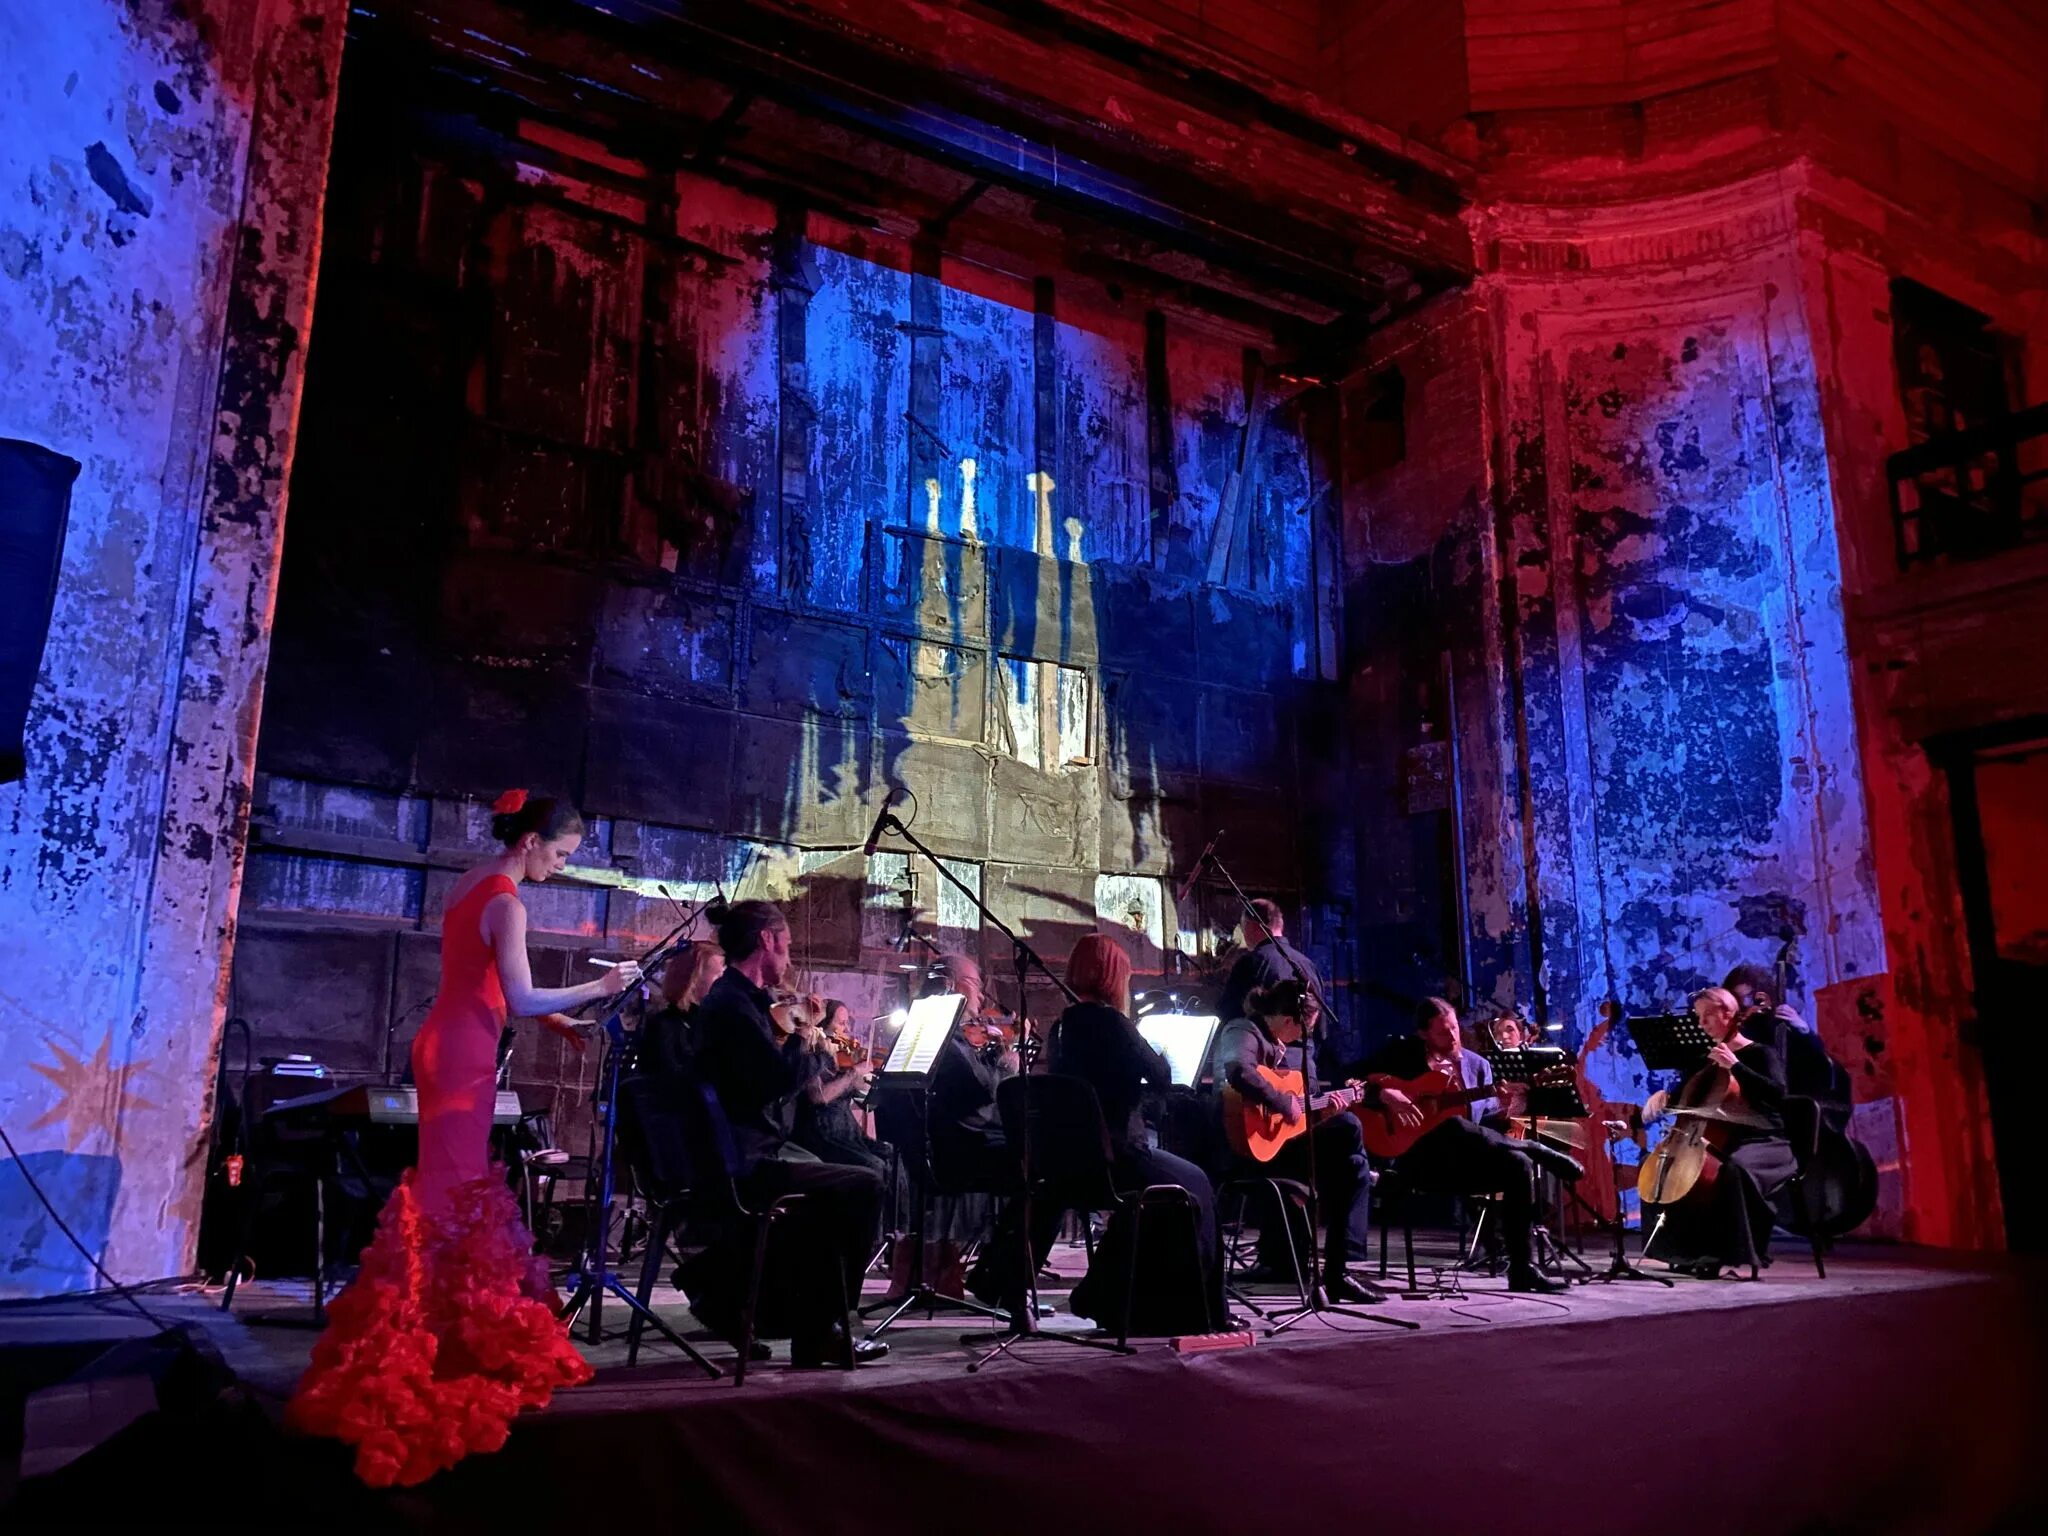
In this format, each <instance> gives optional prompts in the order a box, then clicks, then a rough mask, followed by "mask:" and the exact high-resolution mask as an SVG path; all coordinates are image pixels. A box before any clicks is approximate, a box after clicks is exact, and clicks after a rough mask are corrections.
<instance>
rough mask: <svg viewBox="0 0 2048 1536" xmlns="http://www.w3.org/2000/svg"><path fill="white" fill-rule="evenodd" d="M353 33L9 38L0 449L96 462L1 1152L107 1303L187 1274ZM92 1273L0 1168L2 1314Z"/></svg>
mask: <svg viewBox="0 0 2048 1536" xmlns="http://www.w3.org/2000/svg"><path fill="white" fill-rule="evenodd" d="M346 15H347V10H346V7H345V5H343V4H342V3H340V0H261V3H260V4H254V5H251V4H246V3H236V0H200V3H196V4H187V5H182V6H176V7H173V6H171V5H169V4H149V3H144V4H133V5H124V4H116V3H114V0H84V3H81V4H78V5H72V6H66V7H62V8H35V7H10V8H9V9H8V11H7V13H6V14H5V16H4V17H0V57H4V58H6V59H7V60H8V61H9V63H8V68H7V71H6V72H5V74H4V76H0V123H4V126H5V128H6V132H5V133H4V134H0V267H4V269H5V272H6V277H7V281H6V282H4V283H0V435H5V436H10V437H18V438H22V439H26V440H28V441H32V442H36V443H39V444H41V445H42V446H43V447H45V448H48V449H51V450H53V451H55V452H58V453H62V454H66V455H68V456H70V457H72V458H74V459H77V460H78V461H79V462H80V463H81V465H82V466H83V469H82V472H81V474H80V476H79V479H78V482H77V485H76V487H75V489H74V492H73V497H72V505H71V516H70V528H69V535H68V538H67V542H66V547H65V553H64V561H63V568H62V573H61V576H60V581H59V588H58V592H57V600H56V608H55V612H54V615H53V617H52V621H51V628H50V636H49V641H48V644H47V646H46V648H45V652H44V665H43V673H42V677H41V679H40V682H39V685H38V689H37V693H36V696H35V700H34V703H33V705H32V707H31V713H30V718H29V728H28V733H27V736H28V772H27V776H26V778H25V780H24V781H23V782H22V783H20V784H16V785H11V786H8V787H6V788H4V789H0V975H4V976H5V977H6V981H5V982H4V984H0V1046H4V1049H0V1124H4V1125H5V1126H6V1127H7V1128H8V1131H9V1134H10V1135H11V1136H12V1137H13V1139H14V1142H15V1145H16V1147H17V1148H18V1149H19V1151H20V1152H21V1154H22V1158H23V1162H24V1163H25V1165H26V1166H27V1168H28V1170H29V1171H31V1172H32V1173H33V1174H34V1175H35V1177H36V1178H37V1180H38V1182H40V1183H41V1184H42V1185H43V1187H44V1189H45V1190H46V1191H47V1192H48V1193H49V1195H50V1196H51V1198H52V1199H53V1200H54V1201H55V1202H56V1204H57V1205H58V1207H59V1209H60V1211H61V1212H62V1214H63V1216H64V1219H65V1221H66V1222H67V1223H68V1224H69V1225H71V1227H72V1228H73V1229H74V1230H75V1231H76V1232H77V1233H78V1234H79V1236H80V1237H81V1238H82V1239H83V1240H84V1241H85V1242H86V1244H87V1246H89V1247H91V1248H93V1249H94V1250H95V1251H96V1252H97V1253H99V1254H100V1256H101V1258H102V1261H103V1262H104V1263H105V1264H106V1265H107V1267H108V1268H109V1269H110V1270H111V1271H112V1272H113V1273H114V1274H115V1275H117V1276H119V1277H121V1278H124V1279H146V1278H150V1277H153V1276H159V1275H165V1274H176V1273H180V1272H183V1271H185V1270H187V1269H189V1268H190V1266H191V1263H192V1259H193V1246H194V1241H195V1237H196V1230H197V1222H198V1215H199V1207H200V1200H201V1197H202V1193H203V1191H202V1183H203V1163H202V1152H203V1145H204V1134H205V1127H206V1123H207V1119H208V1116H209V1114H210V1111H211V1092H212V1082H213V1075H214V1063H215V1060H216V1054H217V1051H218V1048H219V1034H220V1029H221V1025H222V1020H223V1009H224V996H223V994H224V986H225V982H224V978H225V976H226V974H227V966H226V961H227V958H228V956H229V954H230V953H231V950H232V947H233V913H234V907H235V899H236V893H237V887H238V884H239V880H240V875H241V868H242V852H243V829H244V826H245V823H246V817H247V799H248V789H249V784H250V779H251V772H252V757H253V746H254V737H255V727H256V719H257V714H258V709H259V705H260V701H261V691H262V677H263V668H264V663H265V660H266V656H267V651H268V642H269V633H270V619H271V609H272V603H273V600H274V597H275V591H276V572H277V562H278V554H279V550H280V539H281V535H282V530H283V515H284V487H285V483H286V476H287V472H288V469H289V465H290V458H291V444H292V429H293V426H294V423H295V420H296V416H297V410H298V401H299V386H300V379H301V373H302V368H303V361H304V341H305V336H306V331H307V324H308V321H309V318H310V314H311V306H312V290H313V275H314V271H315V264H316V259H317V256H318V249H319V231H320V214H321V200H322V195H323V192H324V187H325V179H326V167H327V156H328V149H329V145H330V142H331V138H332V129H333V123H334V107H335V88H336V84H337V79H338V74H339V69H340V60H341V48H342V39H343V34H344V29H345V20H346ZM86 1277H87V1266H86V1265H85V1262H84V1260H83V1259H81V1258H79V1257H78V1256H77V1255H76V1254H75V1253H73V1252H72V1251H71V1250H70V1249H69V1246H68V1245H67V1244H66V1243H65V1242H64V1240H63V1239H62V1237H61V1235H60V1234H58V1233H57V1232H56V1231H55V1230H54V1228H53V1227H52V1225H51V1224H50V1223H49V1222H48V1221H47V1219H46V1218H45V1217H44V1216H43V1214H42V1212H41V1209H40V1207H39V1205H38V1204H37V1203H36V1201H35V1199H34V1197H33V1195H32V1194H31V1193H30V1191H29V1190H28V1189H27V1187H26V1185H25V1183H24V1181H23V1180H22V1179H21V1177H20V1173H19V1171H18V1170H17V1169H15V1168H13V1167H12V1166H8V1165H0V1293H13V1294H22V1293H36V1292H43V1291H49V1290H56V1289H62V1288H65V1287H67V1286H70V1285H75V1284H78V1283H80V1282H81V1281H83V1280H84V1279H85V1278H86Z"/></svg>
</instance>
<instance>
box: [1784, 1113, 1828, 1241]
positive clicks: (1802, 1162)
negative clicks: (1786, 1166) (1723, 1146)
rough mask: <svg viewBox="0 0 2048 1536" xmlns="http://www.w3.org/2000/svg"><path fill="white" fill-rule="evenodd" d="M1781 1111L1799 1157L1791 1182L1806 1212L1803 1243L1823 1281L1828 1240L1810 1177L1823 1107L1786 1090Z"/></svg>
mask: <svg viewBox="0 0 2048 1536" xmlns="http://www.w3.org/2000/svg"><path fill="white" fill-rule="evenodd" d="M1783 1113H1784V1116H1785V1139H1786V1140H1787V1141H1789V1142H1791V1143H1792V1155H1793V1156H1794V1157H1796V1158H1797V1159H1798V1160H1799V1171H1798V1172H1797V1173H1795V1174H1794V1175H1793V1176H1792V1184H1793V1187H1794V1193H1795V1198H1797V1199H1798V1200H1799V1202H1800V1203H1801V1205H1802V1206H1803V1207H1804V1210H1805V1213H1806V1242H1807V1246H1808V1247H1809V1248H1810V1249H1811V1250H1812V1252H1813V1272H1814V1274H1815V1275H1816V1276H1818V1277H1819V1278H1820V1279H1822V1280H1825V1279H1827V1277H1828V1261H1827V1247H1828V1240H1827V1237H1826V1236H1825V1235H1824V1234H1823V1233H1822V1231H1821V1221H1820V1207H1819V1201H1818V1199H1817V1196H1818V1193H1819V1190H1818V1186H1817V1182H1816V1181H1815V1180H1814V1179H1813V1177H1812V1174H1813V1172H1814V1169H1815V1165H1816V1164H1818V1162H1819V1161H1820V1133H1821V1126H1822V1125H1823V1124H1824V1123H1825V1119H1824V1116H1825V1110H1824V1107H1823V1106H1822V1104H1821V1101H1820V1100H1818V1099H1815V1098H1810V1097H1808V1096H1806V1095H1804V1094H1797V1093H1788V1094H1787V1095H1785V1103H1784V1109H1783Z"/></svg>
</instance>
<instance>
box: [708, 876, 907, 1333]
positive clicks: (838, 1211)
mask: <svg viewBox="0 0 2048 1536" xmlns="http://www.w3.org/2000/svg"><path fill="white" fill-rule="evenodd" d="M712 921H713V922H714V923H716V924H717V928H718V944H719V948H720V949H722V950H723V951H724V952H725V961H726V970H725V974H724V975H723V976H721V977H719V979H718V981H717V983H716V984H715V985H714V986H713V987H712V988H711V990H710V991H709V992H707V993H706V994H705V996H704V1001H703V1002H702V1003H700V1004H698V1005H697V1011H696V1013H695V1015H694V1016H693V1024H694V1029H693V1031H692V1033H693V1035H694V1037H695V1042H696V1061H695V1064H696V1070H697V1073H698V1075H699V1076H700V1077H701V1078H702V1080H703V1081H704V1082H705V1083H706V1084H708V1085H709V1086H710V1087H711V1088H712V1089H713V1090H714V1091H715V1092H716V1093H717V1095H718V1100H719V1104H720V1106H721V1107H722V1108H723V1109H724V1111H725V1116H726V1119H727V1120H728V1121H729V1122H730V1124H731V1127H732V1135H733V1141H734V1143H735V1145H736V1147H737V1150H738V1152H739V1156H740V1162H741V1167H740V1170H739V1173H738V1177H737V1179H736V1183H737V1184H738V1186H739V1189H740V1193H741V1194H742V1196H743V1197H744V1198H746V1199H747V1200H749V1201H752V1202H759V1203H763V1204H765V1203H766V1202H768V1201H770V1200H773V1199H774V1198H775V1197H776V1196H778V1195H785V1194H801V1195H803V1196H804V1197H805V1198H804V1200H803V1202H802V1203H801V1204H800V1205H799V1206H798V1207H797V1208H796V1209H795V1211H793V1212H792V1213H791V1216H790V1217H789V1224H790V1226H791V1227H792V1229H793V1231H792V1234H791V1235H792V1239H793V1241H794V1242H795V1243H796V1244H797V1245H799V1247H800V1248H801V1258H800V1262H799V1264H798V1265H797V1266H794V1267H795V1268H796V1269H797V1270H798V1271H800V1274H801V1279H800V1280H799V1281H798V1283H797V1286H796V1287H795V1292H794V1294H792V1295H791V1296H790V1297H789V1299H788V1302H787V1311H788V1313H789V1331H790V1363H791V1364H793V1365H797V1366H818V1365H825V1364H828V1363H831V1362H832V1361H833V1359H834V1358H835V1357H840V1358H843V1351H844V1350H845V1349H846V1347H847V1329H848V1324H847V1319H846V1316H845V1314H844V1313H843V1312H841V1311H840V1306H841V1302H842V1299H846V1300H849V1301H850V1300H851V1299H852V1298H857V1297H858V1296H859V1295H860V1277H861V1274H862V1272H863V1271H864V1270H865V1269H866V1267H867V1261H868V1254H869V1251H870V1245H871V1243H872V1241H873V1236H874V1232H875V1224H876V1220H877V1207H878V1206H879V1204H880V1202H881V1196H882V1181H881V1179H880V1177H879V1176H878V1175H876V1174H875V1173H874V1171H873V1170H872V1169H869V1168H849V1167H840V1166H837V1165H834V1164H832V1163H827V1162H823V1161H821V1160H820V1159H819V1158H818V1157H817V1156H816V1155H814V1154H813V1153H811V1152H809V1151H807V1150H805V1149H804V1148H803V1147H802V1146H800V1145H798V1143H797V1142H796V1140H795V1139H794V1136H793V1134H792V1133H793V1132H794V1130H795V1127H796V1113H797V1103H798V1100H799V1099H800V1098H802V1097H803V1096H804V1094H805V1090H806V1089H807V1087H808V1086H809V1084H810V1083H811V1081H812V1080H813V1079H814V1078H817V1077H819V1076H822V1075H823V1074H824V1073H825V1071H826V1070H828V1068H829V1060H828V1058H827V1057H825V1056H824V1054H823V1053H822V1052H821V1051H820V1050H819V1048H818V1047H819V1044H820V1042H821V1041H822V1039H823V1032H822V1031H821V1030H820V1029H819V1028H818V1025H817V1022H816V1021H812V1020H804V1019H792V1020H790V1021H789V1023H787V1024H785V1023H778V1021H777V1020H776V1018H775V1016H774V1015H775V1009H776V1007H777V1002H776V997H775V993H776V991H777V990H778V989H779V988H781V987H782V986H783V984H784V982H785V981H786V980H787V978H788V976H789V973H790V970H791V968H792V962H791V957H790V945H789V920H788V919H787V918H785V917H784V916H783V915H782V912H781V909H779V908H778V907H776V906H775V905H774V903H772V902H766V901H736V902H733V903H732V904H731V905H729V906H728V905H726V904H724V903H715V904H714V905H713V907H712ZM791 1025H793V1026H794V1027H790V1026H791ZM834 1266H837V1268H838V1273H837V1274H836V1275H835V1274H834V1273H833V1268H834ZM726 1278H727V1279H728V1280H729V1278H730V1277H729V1276H727V1277H726ZM689 1295H690V1306H691V1310H692V1311H694V1312H696V1313H697V1315H698V1317H699V1318H700V1319H702V1320H703V1321H704V1322H705V1323H706V1324H708V1325H709V1326H711V1327H712V1328H713V1329H715V1330H717V1331H719V1332H722V1333H728V1334H730V1332H731V1323H732V1321H733V1320H734V1319H735V1318H736V1317H737V1315H738V1297H737V1296H736V1295H734V1294H732V1291H731V1286H730V1285H729V1284H724V1285H719V1286H717V1287H716V1288H707V1289H706V1290H705V1292H704V1294H701V1295H700V1291H699V1290H698V1289H694V1288H693V1289H690V1291H689ZM707 1309H709V1310H708V1314H707ZM852 1351H853V1357H854V1361H855V1363H856V1364H864V1363H866V1362H869V1361H872V1360H879V1359H881V1358H882V1357H883V1356H884V1355H886V1354H887V1353H888V1345H886V1344H883V1343H881V1342H880V1341H879V1340H874V1339H862V1340H858V1341H857V1342H855V1343H854V1344H853V1345H852Z"/></svg>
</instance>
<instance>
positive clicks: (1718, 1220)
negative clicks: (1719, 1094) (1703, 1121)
mask: <svg viewBox="0 0 2048 1536" xmlns="http://www.w3.org/2000/svg"><path fill="white" fill-rule="evenodd" d="M1692 1011H1693V1014H1694V1016H1695V1017H1696V1018H1698V1019H1699V1021H1700V1027H1701V1028H1702V1029H1704V1030H1705V1031H1706V1032H1707V1034H1708V1035H1709V1036H1710V1037H1712V1039H1713V1041H1714V1045H1713V1048H1712V1050H1711V1051H1709V1053H1708V1056H1707V1062H1706V1067H1707V1068H1708V1069H1718V1070H1719V1071H1723V1072H1726V1073H1727V1074H1728V1077H1729V1079H1730V1080H1731V1081H1732V1082H1733V1084H1734V1092H1733V1095H1732V1097H1733V1098H1734V1100H1735V1101H1736V1102H1735V1103H1734V1104H1733V1105H1724V1107H1730V1108H1733V1109H1735V1111H1736V1112H1737V1113H1738V1114H1739V1115H1741V1116H1743V1117H1745V1118H1743V1119H1738V1120H1735V1121H1730V1122H1721V1123H1720V1124H1721V1125H1722V1134H1723V1136H1724V1138H1725V1140H1724V1145H1723V1150H1722V1151H1721V1153H1720V1168H1719V1173H1718V1176H1717V1177H1716V1178H1715V1180H1714V1182H1713V1186H1712V1188H1711V1189H1709V1190H1704V1191H1700V1190H1696V1191H1694V1193H1693V1194H1692V1196H1690V1197H1689V1198H1687V1199H1685V1200H1684V1201H1682V1202H1680V1203H1678V1204H1674V1205H1663V1206H1650V1207H1648V1208H1647V1211H1648V1212H1649V1213H1662V1215H1663V1216H1664V1222H1663V1225H1662V1226H1661V1227H1658V1228H1657V1230H1656V1233H1655V1235H1654V1236H1653V1237H1652V1238H1650V1239H1648V1240H1647V1245H1646V1251H1650V1252H1651V1253H1652V1256H1653V1257H1656V1258H1660V1259H1664V1260H1665V1261H1666V1262H1668V1263H1669V1264H1671V1266H1672V1267H1673V1268H1674V1269H1683V1270H1686V1271H1688V1272H1689V1273H1692V1274H1696V1275H1700V1276H1702V1277H1705V1278H1709V1279H1711V1278H1714V1277H1716V1276H1718V1275H1719V1274H1720V1273H1721V1271H1722V1269H1723V1267H1724V1266H1733V1267H1735V1268H1738V1269H1749V1270H1750V1271H1751V1272H1752V1273H1754V1271H1755V1270H1756V1269H1757V1268H1758V1267H1759V1266H1761V1265H1763V1264H1766V1263H1768V1262H1770V1260H1769V1254H1770V1244H1771V1226H1772V1224H1773V1223H1774V1222H1775V1221H1776V1219H1777V1218H1776V1216H1775V1215H1774V1213H1773V1212H1772V1209H1771V1197H1772V1196H1773V1195H1774V1194H1776V1193H1777V1192H1778V1190H1779V1189H1780V1188H1781V1187H1782V1186H1783V1185H1784V1184H1785V1183H1786V1181H1787V1180H1789V1179H1791V1178H1792V1177H1793V1176H1794V1175H1795V1174H1797V1173H1798V1172H1799V1161H1798V1159H1797V1157H1796V1156H1794V1154H1793V1151H1792V1144H1791V1142H1790V1141H1788V1140H1787V1139H1786V1137H1785V1119H1784V1104H1785V1058H1784V1057H1783V1056H1781V1055H1780V1054H1779V1053H1778V1052H1777V1051H1776V1050H1775V1049H1774V1048H1773V1047H1771V1046H1769V1045H1766V1044H1764V1043H1763V1042H1762V1041H1760V1040H1752V1039H1750V1038H1749V1037H1748V1035H1747V1034H1745V1033H1744V1028H1743V1026H1744V1024H1745V1023H1746V1019H1745V1017H1744V1015H1743V1013H1742V1010H1741V1009H1740V1008H1739V1007H1738V1006H1737V1004H1736V1001H1735V996H1734V994H1733V993H1731V992H1729V991H1728V990H1727V989H1726V988H1725V987H1708V988H1707V989H1706V990H1704V991H1702V992H1700V993H1698V994H1697V995H1696V996H1695V997H1694V998H1693V1000H1692ZM1673 1097H1674V1095H1673V1093H1672V1092H1670V1091H1668V1090H1666V1091H1659V1092H1657V1093H1653V1094H1651V1095H1650V1097H1649V1098H1648V1099H1647V1100H1646V1101H1645V1102H1644V1104H1643V1118H1644V1119H1645V1120H1656V1119H1660V1118H1661V1117H1662V1116H1663V1115H1664V1114H1665V1113H1666V1112H1667V1111H1668V1109H1669V1107H1670V1104H1671V1100H1672V1098H1673ZM1650 1219H1651V1221H1652V1223H1653V1225H1654V1222H1655V1216H1654V1214H1651V1216H1650Z"/></svg>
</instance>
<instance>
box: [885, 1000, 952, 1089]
mask: <svg viewBox="0 0 2048 1536" xmlns="http://www.w3.org/2000/svg"><path fill="white" fill-rule="evenodd" d="M966 1003H967V999H966V998H965V997H963V996H961V995H960V994H959V993H958V992H945V993H941V994H940V995H939V996H937V997H920V998H919V999H918V1000H917V1001H916V1002H914V1003H912V1004H911V1005H910V1013H909V1017H907V1018H906V1019H905V1020H904V1021H903V1027H902V1028H901V1029H899V1030H898V1031H896V1039H895V1041H894V1042H893V1043H892V1044H891V1045H890V1047H889V1059H888V1060H887V1061H886V1062H884V1063H883V1064H882V1071H883V1072H884V1073H897V1072H901V1073H907V1074H909V1075H910V1076H913V1077H924V1076H926V1075H928V1074H929V1073H930V1072H931V1069H932V1063H933V1062H935V1061H937V1060H938V1059H939V1052H940V1050H941V1049H943V1048H944V1046H945V1044H946V1041H947V1039H948V1038H949V1037H950V1036H951V1035H952V1033H953V1025H954V1024H955V1023H956V1022H958V1020H959V1018H960V1010H961V1009H962V1008H963V1007H964V1006H965V1005H966Z"/></svg>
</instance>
